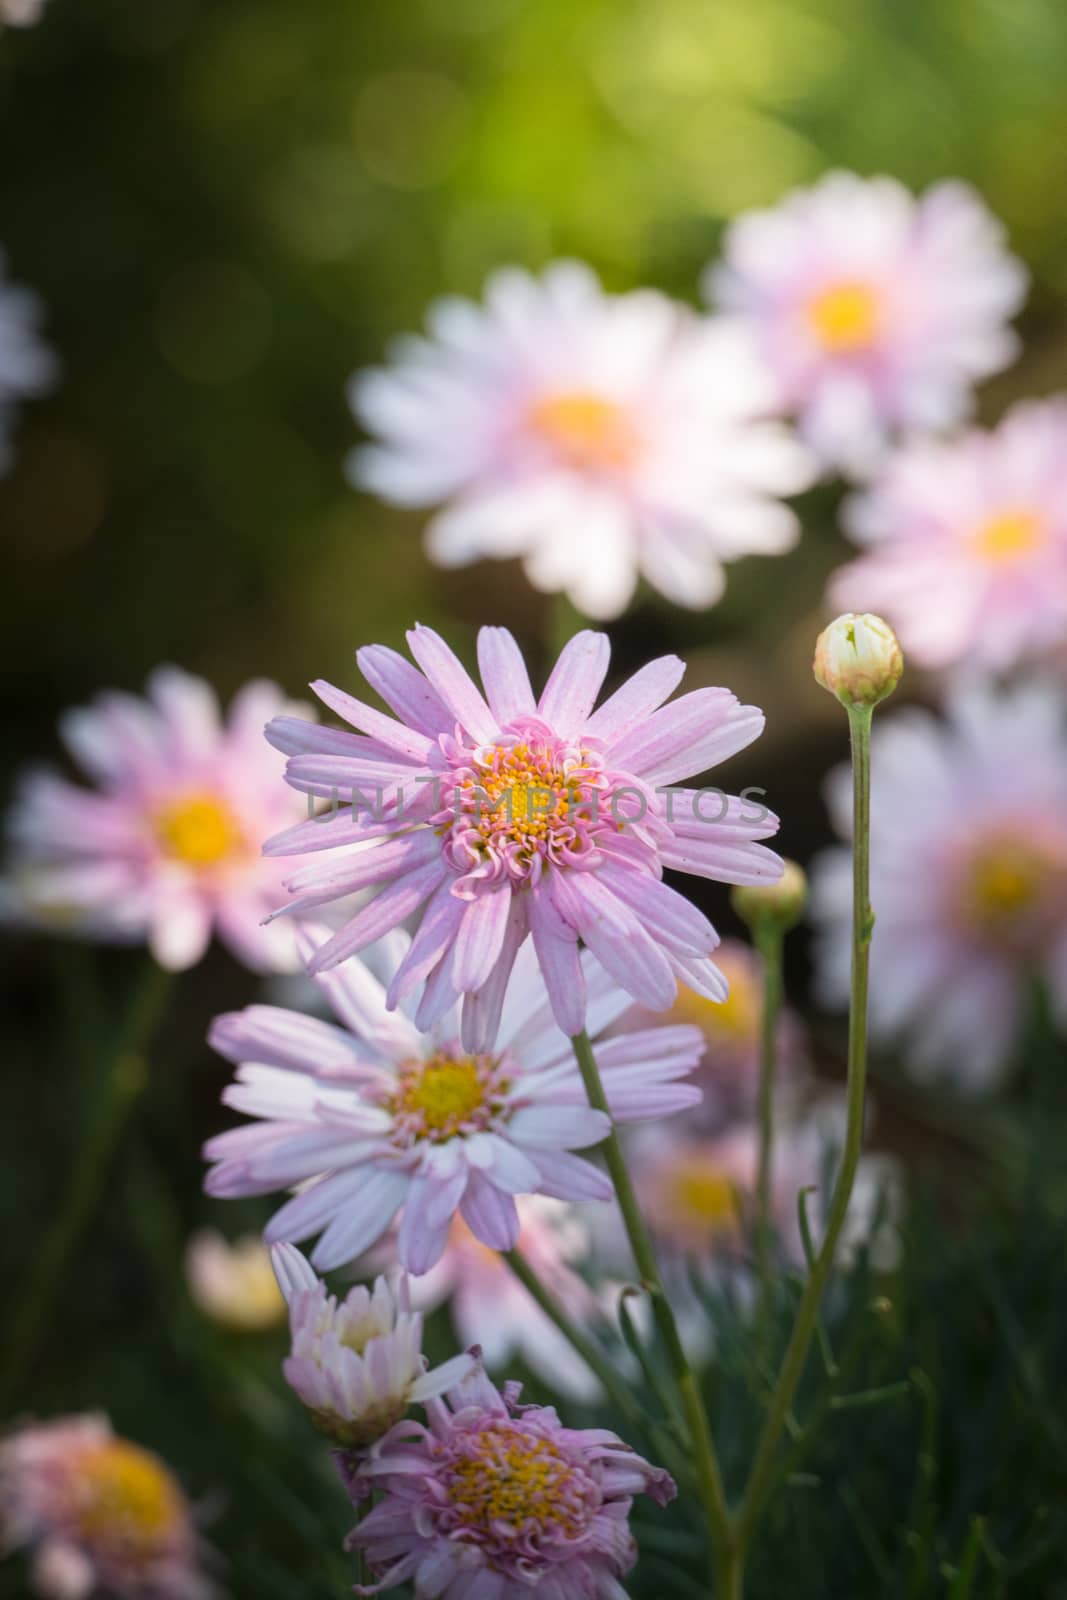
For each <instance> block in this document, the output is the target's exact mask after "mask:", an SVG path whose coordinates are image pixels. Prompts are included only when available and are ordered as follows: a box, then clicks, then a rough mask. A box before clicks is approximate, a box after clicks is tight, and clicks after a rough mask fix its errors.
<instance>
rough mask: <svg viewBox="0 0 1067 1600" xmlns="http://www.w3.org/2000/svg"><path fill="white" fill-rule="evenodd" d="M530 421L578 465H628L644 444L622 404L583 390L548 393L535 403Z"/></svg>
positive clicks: (568, 458)
mask: <svg viewBox="0 0 1067 1600" xmlns="http://www.w3.org/2000/svg"><path fill="white" fill-rule="evenodd" d="M529 421H530V425H531V427H532V428H533V429H534V430H535V432H537V433H539V434H540V435H541V437H542V438H543V439H546V440H547V441H548V442H549V444H551V445H552V446H553V447H554V449H556V450H557V451H558V452H559V454H560V455H561V456H562V457H563V458H564V459H565V460H566V461H567V462H568V463H569V464H570V465H571V466H575V467H584V468H596V467H601V468H603V467H626V466H629V465H630V464H631V463H632V462H633V460H634V458H635V457H636V455H637V453H638V451H639V449H640V445H641V440H640V436H639V435H638V432H637V429H636V427H635V426H634V423H633V419H632V418H631V417H630V416H628V415H627V413H626V411H625V410H624V408H623V407H622V406H620V405H618V404H617V403H616V402H615V401H614V400H607V399H605V398H604V396H603V395H598V394H592V393H588V392H586V391H583V390H581V389H575V390H570V391H564V392H563V393H561V394H550V395H544V396H543V397H542V398H541V399H540V400H537V401H535V402H534V404H533V405H532V406H531V408H530V412H529Z"/></svg>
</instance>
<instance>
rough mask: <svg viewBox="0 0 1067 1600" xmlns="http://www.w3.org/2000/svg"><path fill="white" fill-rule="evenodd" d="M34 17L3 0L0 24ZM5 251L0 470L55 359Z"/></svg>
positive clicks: (36, 305) (0, 294)
mask: <svg viewBox="0 0 1067 1600" xmlns="http://www.w3.org/2000/svg"><path fill="white" fill-rule="evenodd" d="M34 20H35V17H34V15H33V11H32V9H31V8H30V7H29V6H27V5H24V4H22V3H21V0H3V3H0V27H2V26H3V24H5V23H6V24H9V25H11V26H18V25H20V24H24V23H29V22H32V21H34ZM4 265H5V261H4V254H3V251H0V473H2V472H4V471H5V469H6V468H7V467H8V466H10V464H11V450H10V423H11V416H12V412H13V407H14V403H15V402H16V401H17V400H21V399H23V398H28V397H30V396H31V395H38V394H43V393H44V392H45V391H46V390H47V389H49V388H51V386H52V383H53V381H54V379H55V376H56V372H57V363H56V359H55V357H54V356H53V354H52V352H51V351H50V350H49V349H48V347H47V346H46V345H44V344H42V342H41V340H40V338H39V337H38V333H37V328H38V324H39V323H40V321H41V303H40V301H39V300H38V298H37V296H36V295H35V294H33V293H32V291H31V290H29V289H21V288H18V287H16V286H12V285H10V284H7V283H5V282H4Z"/></svg>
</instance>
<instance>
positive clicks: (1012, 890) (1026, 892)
mask: <svg viewBox="0 0 1067 1600" xmlns="http://www.w3.org/2000/svg"><path fill="white" fill-rule="evenodd" d="M1065 881H1067V862H1064V861H1057V860H1056V859H1055V858H1054V857H1053V856H1051V855H1050V854H1047V853H1046V852H1045V851H1044V850H1042V849H1037V848H1035V847H1033V846H1032V845H1030V844H1028V843H1027V842H1026V841H1024V840H1022V839H1005V840H1003V841H994V842H993V843H991V844H987V845H986V846H985V848H984V849H982V850H981V851H980V852H979V853H978V854H976V855H975V857H974V858H973V860H972V861H971V862H970V863H969V865H968V867H967V869H966V872H965V875H964V883H963V891H962V907H961V909H962V911H963V915H964V919H965V921H966V922H967V924H968V925H969V926H970V927H972V928H976V929H977V930H978V931H979V932H984V933H1006V932H1009V931H1010V930H1011V928H1012V926H1013V925H1014V924H1017V923H1018V922H1019V921H1020V920H1021V919H1022V918H1023V917H1025V916H1026V915H1027V913H1029V912H1032V911H1033V910H1034V909H1035V908H1038V907H1039V906H1040V904H1041V902H1042V901H1043V900H1045V899H1046V898H1047V897H1048V896H1049V892H1050V890H1052V889H1054V887H1055V886H1056V885H1057V884H1059V885H1060V886H1061V887H1063V886H1064V883H1065Z"/></svg>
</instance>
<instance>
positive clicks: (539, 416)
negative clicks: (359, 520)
mask: <svg viewBox="0 0 1067 1600" xmlns="http://www.w3.org/2000/svg"><path fill="white" fill-rule="evenodd" d="M429 328H430V338H428V339H407V340H405V341H403V342H402V343H401V344H400V345H398V347H397V351H396V359H395V361H394V363H393V365H392V366H391V367H388V368H386V369H383V370H380V371H374V372H369V373H363V374H361V375H359V376H357V377H356V378H355V379H354V380H353V383H352V389H351V399H352V404H353V408H354V410H355V412H356V415H357V416H358V417H359V419H360V420H361V421H362V422H363V423H364V424H365V425H366V426H367V428H368V429H369V430H370V431H371V432H372V433H373V434H375V435H377V442H376V443H375V444H373V445H371V446H368V447H367V448H364V449H361V450H358V451H357V452H355V454H354V456H353V458H352V463H351V476H352V478H353V480H354V481H355V482H356V483H357V484H359V485H361V486H363V487H365V488H367V489H370V490H372V491H373V492H374V493H376V494H378V495H380V496H381V497H382V498H383V499H385V500H388V501H392V502H393V503H395V504H399V505H408V506H427V505H437V504H442V503H443V504H444V506H445V509H444V510H443V511H441V512H440V513H439V514H438V515H437V516H436V517H435V519H434V521H433V522H432V523H431V524H430V528H429V530H428V543H429V550H430V555H431V556H432V558H433V559H434V560H435V561H437V562H439V563H440V564H442V565H443V566H465V565H466V564H468V563H469V562H472V561H475V560H478V559H479V558H480V557H483V556H521V557H522V558H523V561H524V564H525V567H526V572H527V575H528V576H529V578H530V581H531V582H532V583H533V584H534V585H535V586H536V587H537V588H539V589H543V590H546V591H548V592H550V593H551V592H555V591H557V590H565V591H566V592H567V593H568V594H569V595H570V597H571V599H572V600H573V602H574V604H575V605H576V606H577V607H578V608H579V609H580V610H581V611H584V612H585V613H586V614H587V615H588V616H592V617H617V616H618V615H619V614H620V613H621V612H622V611H624V610H625V608H626V606H627V604H628V603H629V601H630V599H631V597H632V595H633V591H634V587H635V585H636V582H637V578H638V575H639V574H641V575H643V576H644V577H645V578H647V579H648V581H649V583H651V584H652V586H653V587H654V588H656V589H659V590H660V591H661V592H662V593H663V594H665V595H667V596H668V598H669V599H671V600H673V601H675V602H676V603H677V604H679V605H684V606H693V607H700V606H707V605H711V604H712V603H713V602H714V601H716V600H717V599H718V598H719V596H720V594H721V593H722V589H723V572H722V563H723V562H724V561H730V560H733V559H735V558H736V557H737V556H743V555H749V554H753V553H759V554H765V555H776V554H779V553H780V552H781V551H783V550H787V549H789V548H790V547H791V546H792V545H793V544H795V543H796V540H797V536H798V533H799V528H798V524H797V521H796V518H795V517H794V515H793V513H792V512H791V511H789V510H787V508H786V507H784V506H783V505H782V504H781V503H780V500H779V497H780V496H782V495H791V494H795V493H797V492H798V491H799V490H801V489H805V488H807V486H808V484H809V483H810V482H811V479H812V477H813V466H812V462H811V460H810V458H809V457H808V455H807V453H806V452H805V451H804V450H803V449H802V448H801V446H800V445H799V444H797V442H796V441H795V440H794V439H793V438H792V437H791V436H790V435H789V434H788V433H786V431H785V430H784V429H783V428H782V426H781V424H780V423H777V422H773V421H768V420H767V413H768V410H769V407H770V405H771V403H772V399H773V384H772V383H771V381H770V377H769V374H768V373H767V372H766V371H765V370H764V369H763V367H762V365H761V363H760V361H759V358H758V357H757V355H756V353H755V351H754V349H753V345H752V341H751V340H750V338H749V336H748V335H747V333H745V332H744V331H743V330H742V329H740V328H739V327H736V326H733V325H731V324H730V323H729V322H727V321H726V320H725V319H719V320H711V319H706V318H703V319H702V318H700V317H698V316H696V315H695V314H694V313H693V312H691V311H689V310H688V309H687V308H686V307H684V306H681V305H679V304H677V303H675V302H674V301H671V300H669V299H668V298H667V297H666V296H665V295H662V294H658V293H657V292H656V291H655V290H652V289H643V290H640V291H638V292H637V293H635V294H626V295H608V294H605V293H604V291H603V289H602V288H601V286H600V284H599V282H598V281H597V279H596V277H595V275H594V274H593V273H592V272H591V271H590V270H589V268H588V267H585V266H582V265H580V264H579V263H577V262H573V261H563V262H556V263H555V264H554V265H552V266H550V267H548V268H547V269H546V271H545V272H544V274H543V275H542V276H541V277H540V278H535V277H532V276H531V275H530V274H529V273H526V272H523V271H521V270H519V269H518V268H509V269H505V270H503V271H500V272H497V273H495V274H494V275H493V276H492V277H491V278H490V280H489V283H488V285H487V287H486V296H485V304H484V306H476V305H473V304H471V303H470V302H468V301H466V300H457V299H452V300H442V301H439V302H438V303H437V304H436V305H435V306H434V307H432V309H431V311H430V315H429Z"/></svg>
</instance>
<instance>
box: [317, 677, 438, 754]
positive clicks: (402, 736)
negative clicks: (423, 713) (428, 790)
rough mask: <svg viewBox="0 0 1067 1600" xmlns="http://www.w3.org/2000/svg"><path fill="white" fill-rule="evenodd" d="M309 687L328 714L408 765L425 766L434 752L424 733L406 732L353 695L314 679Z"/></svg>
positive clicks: (398, 724) (401, 726)
mask: <svg viewBox="0 0 1067 1600" xmlns="http://www.w3.org/2000/svg"><path fill="white" fill-rule="evenodd" d="M310 687H311V690H312V693H314V694H316V695H318V697H319V699H320V700H321V701H322V703H323V705H327V706H329V708H330V710H331V711H336V713H337V715H338V716H339V717H341V718H342V720H343V721H345V722H349V723H351V724H352V726H353V727H354V728H359V729H360V730H361V731H362V732H363V733H369V734H370V735H371V736H372V737H373V738H375V739H377V740H379V742H380V743H381V744H384V745H386V746H387V748H388V749H390V750H395V751H396V752H397V754H398V755H402V756H407V758H408V760H409V761H417V762H419V763H420V764H421V765H423V766H425V764H426V758H427V756H428V755H429V754H430V751H431V750H432V749H433V743H432V741H431V740H430V739H428V738H427V737H426V735H425V734H424V733H418V732H416V730H415V729H414V728H406V727H405V726H404V724H403V723H402V722H397V721H396V720H395V719H394V718H393V717H387V716H386V715H385V714H384V712H381V711H375V709H374V707H373V706H368V705H364V703H363V701H362V700H357V699H356V698H355V696H354V695H350V694H345V692H344V690H343V689H336V688H334V686H333V684H332V683H326V682H325V681H324V680H323V679H322V678H319V679H317V680H316V681H315V682H314V683H313V684H311V686H310Z"/></svg>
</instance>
